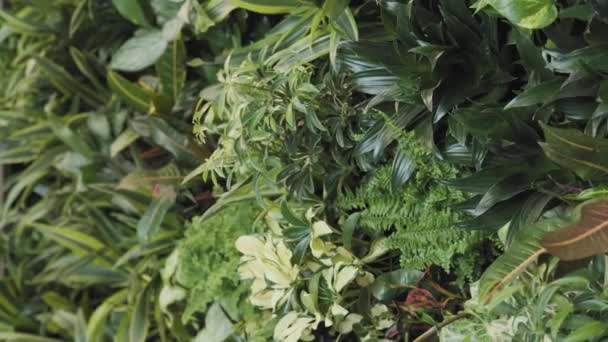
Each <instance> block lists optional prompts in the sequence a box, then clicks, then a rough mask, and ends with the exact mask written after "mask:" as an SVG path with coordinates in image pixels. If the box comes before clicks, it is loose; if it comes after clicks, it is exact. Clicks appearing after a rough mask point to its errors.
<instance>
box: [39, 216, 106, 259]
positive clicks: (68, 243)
mask: <svg viewBox="0 0 608 342" xmlns="http://www.w3.org/2000/svg"><path fill="white" fill-rule="evenodd" d="M32 226H33V227H34V228H36V230H38V231H40V232H41V233H43V234H44V235H46V236H47V237H48V238H49V239H51V240H53V241H55V242H57V243H58V244H60V245H62V246H63V247H65V248H67V249H69V250H71V251H72V252H73V253H74V254H77V255H80V256H89V255H92V254H96V253H98V252H101V253H103V255H102V256H100V257H98V258H95V261H96V262H97V263H98V264H99V265H101V266H111V265H112V264H113V263H114V262H113V261H114V260H115V259H116V255H115V254H114V253H112V252H104V250H105V249H106V248H107V246H106V245H104V244H103V243H102V242H101V241H99V240H97V239H96V238H94V237H92V236H91V235H89V234H85V233H83V232H80V231H77V230H74V229H70V228H62V227H55V226H49V225H46V224H42V223H32Z"/></svg>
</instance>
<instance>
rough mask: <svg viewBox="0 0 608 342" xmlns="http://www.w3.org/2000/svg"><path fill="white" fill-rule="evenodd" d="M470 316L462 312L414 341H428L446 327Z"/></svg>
mask: <svg viewBox="0 0 608 342" xmlns="http://www.w3.org/2000/svg"><path fill="white" fill-rule="evenodd" d="M468 315H469V313H468V312H461V313H459V314H457V315H456V316H452V317H450V318H448V319H446V320H445V321H443V322H441V323H439V324H437V325H435V326H433V327H432V328H431V329H429V330H427V331H425V332H424V334H422V335H420V336H418V337H417V338H416V339H415V340H414V342H422V341H424V340H426V339H427V338H429V337H431V336H433V334H436V333H437V332H438V331H439V330H441V328H443V327H445V326H446V325H449V324H452V323H453V322H456V321H457V320H459V319H461V318H464V317H466V316H468Z"/></svg>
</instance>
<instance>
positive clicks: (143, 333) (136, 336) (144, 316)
mask: <svg viewBox="0 0 608 342" xmlns="http://www.w3.org/2000/svg"><path fill="white" fill-rule="evenodd" d="M151 288H152V286H150V285H148V286H147V287H146V288H145V289H143V290H142V291H141V292H140V293H139V294H138V295H137V300H136V301H135V307H134V311H133V313H132V316H131V322H130V324H129V342H145V341H146V337H147V336H148V330H149V329H150V319H149V318H150V300H151V299H152V296H151V292H152V290H151Z"/></svg>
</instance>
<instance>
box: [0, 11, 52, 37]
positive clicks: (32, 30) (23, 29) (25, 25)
mask: <svg viewBox="0 0 608 342" xmlns="http://www.w3.org/2000/svg"><path fill="white" fill-rule="evenodd" d="M0 18H2V20H4V22H6V25H8V27H10V28H11V29H13V30H15V31H16V32H19V33H23V34H29V35H41V34H48V33H49V32H50V31H49V28H48V27H46V26H44V25H40V24H37V23H34V22H31V21H29V20H27V19H22V18H19V17H17V16H14V15H12V14H10V13H8V12H6V11H4V10H2V9H0Z"/></svg>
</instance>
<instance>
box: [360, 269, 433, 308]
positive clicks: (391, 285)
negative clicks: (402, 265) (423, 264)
mask: <svg viewBox="0 0 608 342" xmlns="http://www.w3.org/2000/svg"><path fill="white" fill-rule="evenodd" d="M423 275H424V273H423V272H421V271H418V270H409V269H400V270H396V271H392V272H388V273H384V274H382V275H381V276H379V277H377V278H376V280H375V281H374V283H373V284H372V286H371V290H372V294H373V295H374V297H375V298H376V299H378V300H380V301H385V300H391V299H393V298H395V297H396V296H398V295H399V294H400V293H402V292H403V291H405V290H406V289H407V288H408V287H413V286H414V285H415V284H416V283H417V282H418V281H419V280H420V279H421V278H422V276H423Z"/></svg>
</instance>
